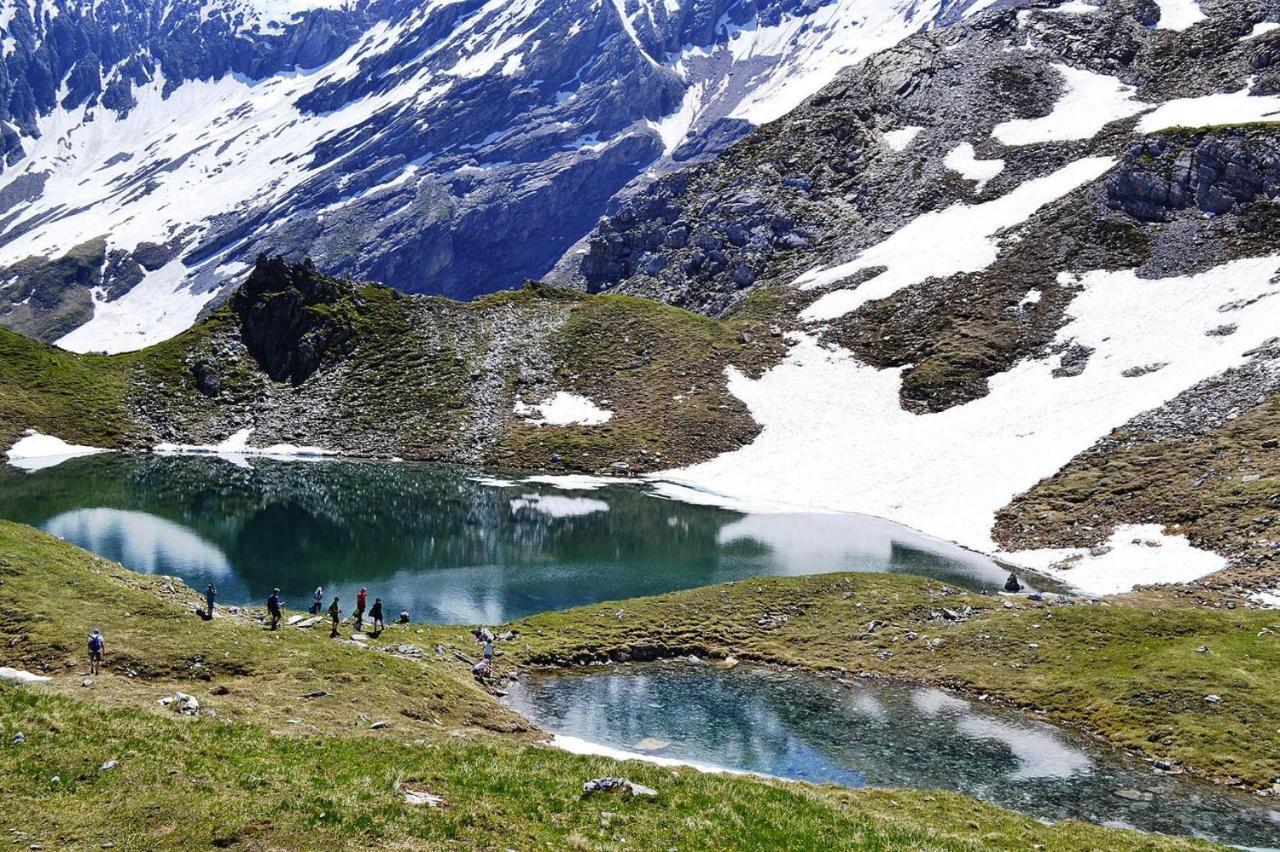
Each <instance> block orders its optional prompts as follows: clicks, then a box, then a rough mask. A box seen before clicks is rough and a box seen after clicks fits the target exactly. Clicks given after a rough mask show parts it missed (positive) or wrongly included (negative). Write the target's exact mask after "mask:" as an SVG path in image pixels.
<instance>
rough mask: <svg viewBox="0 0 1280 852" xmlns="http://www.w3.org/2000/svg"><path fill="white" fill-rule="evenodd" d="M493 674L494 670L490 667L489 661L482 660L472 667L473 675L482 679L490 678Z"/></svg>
mask: <svg viewBox="0 0 1280 852" xmlns="http://www.w3.org/2000/svg"><path fill="white" fill-rule="evenodd" d="M492 673H493V670H492V669H491V668H490V667H489V661H488V660H481V661H480V662H478V663H476V664H475V665H474V666H472V667H471V674H473V675H475V676H476V677H478V678H481V679H483V678H486V677H489V675H491V674H492Z"/></svg>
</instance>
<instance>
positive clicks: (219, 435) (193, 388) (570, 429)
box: [0, 258, 782, 473]
mask: <svg viewBox="0 0 1280 852" xmlns="http://www.w3.org/2000/svg"><path fill="white" fill-rule="evenodd" d="M778 309H779V308H778V305H777V303H776V301H775V300H774V299H772V298H770V297H769V296H767V295H762V296H761V297H759V298H757V299H755V300H752V301H751V303H749V304H747V305H745V306H744V307H743V309H742V310H740V311H739V312H737V315H736V316H735V317H734V318H733V319H730V320H709V319H707V318H705V317H701V316H698V315H696V314H690V313H687V312H685V311H681V310H679V309H675V308H670V307H667V306H663V305H659V304H657V303H654V302H649V301H645V300H640V299H635V298H631V297H626V296H587V295H585V294H582V293H579V292H576V291H565V290H553V289H550V288H546V287H543V286H540V285H530V286H529V287H527V288H525V289H524V290H521V291H517V292H513V293H504V294H499V295H495V296H490V297H487V298H485V299H482V300H479V301H477V302H472V303H459V302H453V301H449V300H447V299H442V298H438V297H425V296H405V295H402V294H400V293H398V292H397V291H395V290H392V289H390V288H387V287H383V286H380V285H374V284H358V283H353V282H349V281H345V280H339V279H333V278H329V277H327V276H324V275H321V274H320V273H318V272H317V271H316V270H315V268H314V267H313V266H312V265H311V264H309V263H302V264H289V263H286V262H285V261H283V260H281V259H279V258H276V259H270V260H268V259H266V258H263V259H261V260H260V261H259V262H258V264H257V265H256V267H255V269H254V271H253V273H252V274H250V275H249V277H248V278H247V280H246V282H245V284H244V285H243V286H242V287H241V288H240V289H239V290H238V291H237V293H236V296H235V298H234V299H233V300H232V302H231V303H230V304H229V305H228V306H226V307H224V308H222V309H221V310H219V311H217V312H215V313H214V314H213V315H212V316H211V317H210V318H209V319H207V320H205V321H202V322H201V323H199V324H197V325H196V326H195V327H194V328H192V329H191V330H189V331H187V332H185V333H183V334H181V335H179V336H178V337H176V338H174V339H172V340H170V341H168V342H166V343H163V344H159V345H156V346H153V347H150V348H148V349H145V350H143V351H141V352H137V353H125V354H119V355H114V356H103V355H76V354H73V353H68V352H64V351H62V350H60V349H57V348H55V347H52V346H49V345H47V344H42V343H38V342H36V341H32V340H30V339H28V338H24V337H22V336H20V335H17V334H15V333H12V332H6V331H3V330H0V446H3V447H8V446H9V445H10V444H12V443H13V442H14V441H15V440H17V439H18V438H19V437H21V435H22V433H23V432H24V431H25V430H26V429H36V430H38V431H40V432H42V433H44V434H51V435H55V436H57V437H59V438H62V439H64V440H67V441H72V442H75V443H81V444H86V445H90V446H98V447H107V448H120V449H134V450H149V449H152V448H153V447H156V446H158V445H161V444H168V445H170V446H171V449H181V447H182V446H189V447H190V446H201V445H203V446H206V447H209V446H212V445H217V444H220V443H223V442H225V441H227V440H228V439H229V438H232V437H233V436H237V434H238V433H239V436H240V437H237V438H236V439H235V440H236V441H237V442H238V443H237V445H236V446H237V448H238V449H240V450H242V451H246V452H250V453H251V452H253V450H252V449H251V448H252V447H272V446H276V445H281V444H293V445H301V446H312V447H320V448H323V449H325V450H329V451H333V452H340V453H343V454H347V455H358V456H372V457H382V458H391V457H401V458H412V459H426V460H435V461H446V462H464V463H468V464H483V465H489V466H502V467H514V468H544V469H548V470H553V471H591V472H601V473H630V472H634V471H651V470H656V469H659V468H661V467H664V466H668V465H672V464H676V465H680V464H688V463H691V462H694V461H700V460H705V459H708V458H711V457H712V456H714V455H715V454H716V453H719V452H724V451H726V450H730V449H733V448H735V447H738V446H741V445H742V444H744V443H746V442H747V441H749V440H751V438H752V437H753V436H754V435H755V434H756V433H757V431H758V426H757V425H756V424H755V422H754V421H753V420H752V419H751V417H750V415H749V414H748V413H747V410H746V407H745V406H744V405H743V404H742V403H741V402H740V401H739V400H737V399H734V398H733V396H731V395H730V394H729V392H728V390H727V389H726V388H725V385H724V380H723V372H724V369H725V367H726V366H727V365H728V364H730V363H732V364H736V365H744V366H748V368H750V367H749V365H753V364H754V365H757V369H762V368H763V367H764V366H766V365H767V364H770V363H773V362H774V361H776V360H777V358H778V357H780V356H781V352H782V341H781V340H779V339H777V338H774V337H772V336H771V335H770V334H769V332H768V328H769V324H770V321H771V319H770V318H771V317H772V316H773V314H774V313H775V312H776V311H777V310H778ZM245 430H251V432H250V433H246V432H245Z"/></svg>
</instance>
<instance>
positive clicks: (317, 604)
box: [309, 586, 324, 615]
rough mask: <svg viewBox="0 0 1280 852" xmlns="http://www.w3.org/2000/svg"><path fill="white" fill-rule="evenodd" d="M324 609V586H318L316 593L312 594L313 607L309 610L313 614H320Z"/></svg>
mask: <svg viewBox="0 0 1280 852" xmlns="http://www.w3.org/2000/svg"><path fill="white" fill-rule="evenodd" d="M322 609H324V586H316V593H315V594H314V595H312V596H311V609H310V610H309V612H310V613H311V614H312V615H319V614H320V610H322Z"/></svg>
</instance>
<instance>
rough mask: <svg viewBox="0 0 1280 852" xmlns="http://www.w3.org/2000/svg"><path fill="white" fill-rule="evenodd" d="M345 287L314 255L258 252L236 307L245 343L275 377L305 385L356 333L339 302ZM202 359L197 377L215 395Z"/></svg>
mask: <svg viewBox="0 0 1280 852" xmlns="http://www.w3.org/2000/svg"><path fill="white" fill-rule="evenodd" d="M348 286H349V285H348ZM342 289H343V285H342V284H341V283H340V282H338V281H336V280H334V279H332V278H329V277H327V276H324V275H321V274H320V273H319V272H317V271H316V268H315V266H314V264H312V263H311V262H310V261H305V262H303V263H301V264H289V263H286V262H285V261H284V259H283V258H280V257H273V258H268V257H259V258H258V261H257V264H256V265H255V266H254V269H253V272H252V273H251V274H250V275H249V277H248V279H246V281H245V283H244V286H243V287H241V288H240V289H239V290H238V291H237V292H236V295H235V297H234V298H233V299H232V301H231V308H232V310H233V311H235V313H236V315H237V316H238V317H239V318H240V329H241V339H242V340H243V342H244V345H245V348H246V349H248V350H249V354H251V355H252V356H253V357H254V359H255V360H256V361H257V362H258V364H259V365H260V366H261V367H262V369H263V371H264V372H265V373H266V374H267V375H268V376H270V377H271V378H272V379H273V380H274V381H277V382H282V381H289V382H292V383H293V384H295V385H300V384H302V383H303V382H304V381H306V380H307V379H308V378H309V377H310V376H311V374H312V373H314V372H315V371H316V370H317V369H318V368H319V367H320V364H321V363H322V362H323V361H324V359H325V358H326V357H329V356H334V355H338V354H340V353H341V352H343V351H345V347H346V344H347V343H348V342H349V341H350V340H351V338H352V337H353V336H354V334H355V318H354V317H353V316H352V315H351V313H350V312H349V311H348V310H347V309H346V306H345V305H344V304H341V303H340V302H339V295H340V294H341V293H342ZM202 363H203V362H197V365H196V378H197V381H198V382H200V384H201V390H202V392H205V393H206V395H210V394H209V393H208V391H210V390H213V389H214V387H215V386H214V385H213V384H212V381H211V378H210V375H209V374H210V371H209V369H208V367H207V365H205V366H204V367H203V368H202V367H201V364H202Z"/></svg>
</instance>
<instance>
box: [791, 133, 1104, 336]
mask: <svg viewBox="0 0 1280 852" xmlns="http://www.w3.org/2000/svg"><path fill="white" fill-rule="evenodd" d="M1114 162H1115V161H1114V160H1113V159H1111V158H1110V157H1087V158H1085V159H1082V160H1076V161H1075V162H1074V163H1069V164H1068V165H1066V166H1064V167H1062V168H1061V169H1059V170H1058V171H1056V172H1053V173H1052V174H1049V175H1046V176H1045V177H1042V178H1036V179H1034V180H1028V181H1024V182H1023V183H1022V184H1020V185H1019V186H1018V188H1017V189H1014V190H1013V191H1012V192H1009V193H1006V194H1005V195H1002V196H1000V197H999V198H996V199H994V200H992V201H987V202H985V203H983V204H977V205H972V206H971V205H968V204H953V205H952V206H950V207H948V208H946V209H944V210H935V211H930V212H928V213H923V214H921V215H919V216H917V217H916V218H915V219H913V220H912V221H911V222H909V223H908V224H907V225H905V226H903V227H902V228H900V229H899V230H898V231H896V232H895V233H894V234H893V235H891V236H890V237H889V238H888V239H886V240H884V241H883V242H881V243H878V244H876V245H874V246H872V247H871V248H869V249H867V250H866V251H864V252H862V254H860V255H858V256H857V257H856V258H854V259H853V260H851V261H849V262H847V263H842V264H840V265H839V266H834V267H831V268H830V269H822V268H815V269H811V270H809V271H808V272H806V273H804V274H803V275H801V276H800V277H799V278H797V279H796V280H795V281H793V282H792V283H793V284H795V285H796V286H798V287H801V288H802V289H805V290H809V289H813V288H815V287H823V286H826V285H829V284H834V283H836V282H837V281H840V280H842V279H845V278H848V277H849V276H850V275H853V274H854V273H855V272H858V271H860V270H863V269H871V268H873V267H877V266H884V267H887V268H886V269H885V271H884V272H881V273H880V274H879V275H877V276H875V277H874V278H871V279H870V280H868V281H865V282H863V283H862V284H861V285H860V286H858V287H857V288H855V289H852V290H836V291H834V292H831V293H827V294H826V295H824V296H823V297H822V298H820V299H818V300H817V301H816V302H814V303H813V304H812V305H810V306H809V307H808V308H806V309H805V310H804V311H803V312H802V313H801V314H800V317H801V319H806V320H829V319H835V318H836V317H840V316H843V315H845V314H847V313H849V312H850V311H854V310H857V309H858V308H860V307H861V306H862V305H864V304H866V303H867V302H870V301H873V300H875V299H883V298H885V297H887V296H892V295H893V294H894V293H896V292H897V291H899V290H901V289H902V288H903V287H910V286H912V285H914V284H919V283H921V282H923V281H925V280H926V279H929V278H941V277H946V276H948V275H954V274H956V273H958V272H976V271H978V270H979V269H985V268H986V267H988V266H990V265H991V264H992V263H993V262H994V261H995V259H996V255H997V253H998V246H997V244H996V242H995V240H994V239H993V237H994V236H995V235H996V234H997V233H998V232H999V231H1001V230H1003V229H1005V228H1010V227H1012V226H1014V225H1017V224H1018V223H1020V222H1023V221H1025V220H1026V219H1027V217H1029V216H1031V215H1032V214H1033V213H1035V212H1036V211H1037V210H1039V209H1040V208H1041V207H1043V206H1044V205H1046V204H1049V203H1050V202H1053V201H1057V200H1058V199H1059V198H1061V197H1063V196H1064V195H1066V194H1067V193H1069V192H1071V191H1072V190H1074V189H1076V188H1077V187H1079V186H1082V185H1084V184H1086V183H1088V182H1089V181H1091V180H1094V179H1095V178H1097V177H1099V176H1101V175H1102V174H1103V172H1105V171H1106V170H1107V169H1109V168H1111V166H1112V165H1113V164H1114ZM925 247H927V250H926V249H925Z"/></svg>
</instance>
